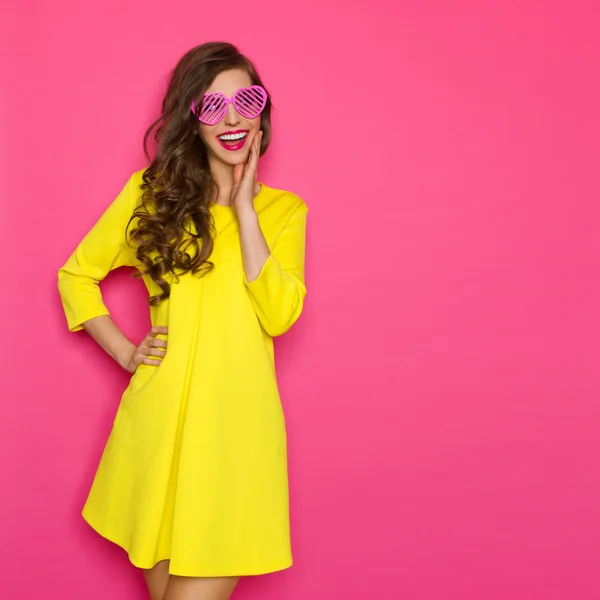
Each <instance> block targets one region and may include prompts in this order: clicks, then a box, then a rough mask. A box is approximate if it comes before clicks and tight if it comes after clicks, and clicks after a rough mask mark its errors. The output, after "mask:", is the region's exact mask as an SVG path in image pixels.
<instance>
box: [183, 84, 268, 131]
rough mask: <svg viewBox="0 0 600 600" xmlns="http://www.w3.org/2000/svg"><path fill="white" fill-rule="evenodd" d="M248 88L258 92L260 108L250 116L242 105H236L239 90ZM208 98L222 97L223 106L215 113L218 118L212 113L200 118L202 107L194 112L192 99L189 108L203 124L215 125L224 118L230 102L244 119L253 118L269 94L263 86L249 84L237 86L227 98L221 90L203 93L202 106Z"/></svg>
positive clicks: (258, 113)
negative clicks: (241, 86)
mask: <svg viewBox="0 0 600 600" xmlns="http://www.w3.org/2000/svg"><path fill="white" fill-rule="evenodd" d="M248 90H254V91H256V92H257V93H258V100H259V102H260V104H261V107H260V110H259V111H258V112H257V113H256V114H255V115H254V116H251V115H250V114H248V112H247V111H245V110H244V107H243V105H242V106H241V107H240V106H238V102H239V99H240V98H239V96H238V94H239V93H240V92H244V91H248ZM210 98H222V99H223V100H224V104H223V108H222V109H221V111H219V112H217V113H216V114H217V115H220V116H219V118H218V119H216V120H215V117H214V115H213V117H212V118H211V119H210V120H205V119H202V118H201V116H200V115H201V114H202V108H201V109H200V113H196V106H195V103H194V101H193V100H192V106H191V110H192V112H193V113H194V115H195V116H196V118H197V119H198V120H199V121H200V122H202V123H204V124H205V125H211V126H212V125H217V124H218V123H220V122H221V121H222V120H223V119H224V118H225V115H226V114H227V109H228V108H229V105H230V104H233V106H234V108H235V110H237V112H238V113H239V114H240V115H241V116H242V117H244V118H246V119H255V118H256V117H258V116H259V115H260V114H261V113H262V111H263V110H264V109H265V106H266V105H267V100H268V99H269V96H268V94H267V91H266V90H265V88H263V87H262V86H261V85H251V86H250V87H243V88H239V89H238V90H236V91H235V93H234V94H233V96H232V97H231V98H228V97H227V96H226V95H225V94H222V93H221V92H212V93H210V94H204V97H203V99H202V106H204V104H205V102H206V101H207V99H210ZM240 108H241V110H240Z"/></svg>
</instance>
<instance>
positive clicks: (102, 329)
mask: <svg viewBox="0 0 600 600" xmlns="http://www.w3.org/2000/svg"><path fill="white" fill-rule="evenodd" d="M83 327H84V329H85V330H86V331H87V332H88V333H89V334H90V335H91V336H92V337H93V338H94V340H96V342H98V344H100V346H102V348H103V349H104V350H105V351H106V352H107V354H109V355H110V356H112V357H113V358H114V359H115V360H116V361H117V362H118V363H119V364H120V365H121V366H122V367H123V368H126V365H127V363H128V361H129V357H130V356H131V353H132V352H134V351H135V349H136V347H137V346H136V345H135V344H134V343H133V342H131V341H130V340H129V339H128V338H127V336H126V335H125V334H124V333H123V332H122V331H121V330H120V329H119V328H118V327H117V325H116V324H115V322H114V321H113V320H112V318H111V317H110V316H109V315H101V316H99V317H94V318H93V319H90V320H89V321H85V323H83Z"/></svg>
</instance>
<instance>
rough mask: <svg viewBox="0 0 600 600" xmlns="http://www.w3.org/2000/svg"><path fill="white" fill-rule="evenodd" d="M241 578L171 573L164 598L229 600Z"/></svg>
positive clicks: (168, 599) (173, 599)
mask: <svg viewBox="0 0 600 600" xmlns="http://www.w3.org/2000/svg"><path fill="white" fill-rule="evenodd" d="M239 579H240V578H239V577H182V576H180V575H171V576H170V577H169V585H168V586H167V594H166V596H165V598H164V600H229V597H230V596H231V593H232V592H233V590H234V588H235V586H236V585H237V582H238V581H239Z"/></svg>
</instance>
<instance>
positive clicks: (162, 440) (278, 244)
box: [58, 170, 308, 577]
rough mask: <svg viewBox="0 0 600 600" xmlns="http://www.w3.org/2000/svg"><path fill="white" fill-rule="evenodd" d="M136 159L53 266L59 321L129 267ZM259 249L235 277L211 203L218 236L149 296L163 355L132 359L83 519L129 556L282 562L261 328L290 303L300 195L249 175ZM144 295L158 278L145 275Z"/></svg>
mask: <svg viewBox="0 0 600 600" xmlns="http://www.w3.org/2000/svg"><path fill="white" fill-rule="evenodd" d="M142 173H143V170H141V171H137V172H136V173H134V174H133V175H132V176H131V178H130V179H129V181H128V182H127V184H126V185H125V187H124V188H123V189H122V191H121V192H120V193H119V195H118V196H117V198H116V199H115V200H114V201H113V202H112V204H111V205H110V206H109V207H108V208H107V210H106V211H105V212H104V214H103V215H102V216H101V217H100V219H99V220H98V222H97V223H96V224H95V225H94V227H93V228H92V229H91V230H90V231H89V233H88V234H87V235H86V236H85V237H84V239H83V240H82V241H81V243H80V244H79V245H78V246H77V248H76V249H75V250H74V252H73V254H72V255H71V256H70V258H69V259H68V260H67V262H66V263H65V265H64V266H62V267H61V268H60V269H59V272H58V289H59V293H60V296H61V300H62V303H63V307H64V311H65V315H66V319H67V324H68V328H69V330H70V331H78V330H80V329H82V328H83V327H82V323H83V322H85V321H87V320H88V319H91V318H93V317H97V316H100V315H107V314H109V311H108V310H107V308H106V306H105V304H104V302H103V300H102V296H101V292H100V288H99V285H98V284H99V282H100V281H101V280H102V279H103V278H104V277H105V276H106V275H107V274H108V272H109V271H111V270H113V269H116V268H117V267H120V266H126V265H128V266H133V267H137V268H138V269H140V268H141V266H140V265H139V263H138V262H137V259H136V257H135V251H134V249H132V248H131V247H130V246H129V245H128V244H127V241H126V236H125V229H126V225H127V222H128V220H129V218H130V216H131V214H132V212H133V210H134V207H135V205H136V203H137V201H138V200H139V198H140V197H141V193H142V191H141V189H140V185H141V183H142ZM254 206H255V209H256V211H257V213H258V218H259V223H260V227H261V230H262V232H263V234H264V236H265V239H266V241H267V244H268V246H269V249H270V255H269V257H268V259H267V260H266V262H265V263H264V265H263V267H262V269H261V271H260V274H259V275H258V277H257V278H256V279H254V280H253V281H248V280H247V278H246V276H245V273H244V269H243V263H242V252H241V246H240V237H239V228H238V223H237V218H236V216H235V213H234V210H233V209H232V208H230V207H225V206H221V205H214V206H213V207H212V208H211V212H212V214H213V216H214V222H215V226H216V231H217V234H216V236H215V245H214V251H213V253H212V255H211V257H210V260H211V261H212V262H213V263H214V264H215V267H214V269H213V270H212V271H210V272H209V273H207V274H204V275H202V276H200V275H192V274H190V273H186V274H184V275H178V278H179V280H178V281H176V280H175V279H173V278H172V277H171V279H170V283H171V296H170V298H169V299H168V300H166V301H164V302H163V303H161V304H160V305H159V306H150V307H149V310H150V318H151V322H152V325H167V326H168V328H169V329H168V334H167V335H166V336H162V335H161V336H159V337H162V338H163V339H167V340H168V349H167V352H166V354H165V358H164V359H163V360H162V362H161V364H160V365H159V366H152V365H141V366H139V367H138V368H137V370H136V371H135V373H134V374H133V376H132V378H131V381H130V383H129V385H128V387H127V388H126V390H125V392H124V393H123V396H122V398H121V402H120V404H119V408H118V410H117V413H116V416H115V420H114V423H113V427H112V431H111V433H110V437H109V439H108V441H107V444H106V447H105V449H104V452H103V455H102V458H101V461H100V464H99V466H98V470H97V473H96V476H95V478H94V481H93V484H92V487H91V490H90V492H89V495H88V498H87V501H86V503H85V505H84V507H83V512H82V514H83V517H84V519H85V520H86V521H87V522H88V523H89V524H90V525H91V526H92V527H93V528H94V529H95V530H96V531H97V532H98V533H99V534H100V535H102V536H103V537H105V538H107V539H108V540H111V541H112V542H114V543H116V544H118V545H119V546H121V547H122V548H124V549H125V550H126V551H127V553H128V555H129V559H130V561H131V562H132V563H133V564H134V565H135V566H137V567H141V568H150V567H152V566H153V565H155V564H156V563H157V562H158V561H160V560H163V559H170V568H169V571H170V573H172V574H174V575H187V576H198V577H213V576H225V575H257V574H261V573H269V572H273V571H279V570H282V569H286V568H288V567H290V566H291V565H292V553H291V544H290V527H289V502H288V500H289V498H288V473H287V448H286V445H287V437H286V428H285V418H284V414H283V410H282V405H281V400H280V396H279V391H278V386H277V379H276V374H275V362H274V353H273V337H274V336H277V335H281V334H283V333H284V332H286V331H287V330H288V329H289V328H290V327H291V326H292V325H293V323H294V322H295V321H296V320H297V319H298V317H299V316H300V313H301V311H302V306H303V302H304V298H305V295H306V287H305V283H304V255H305V231H306V215H307V212H308V208H307V206H306V204H305V203H304V202H303V201H302V200H301V199H300V198H299V197H298V196H296V195H294V194H292V193H290V192H286V191H282V190H277V189H274V188H270V187H268V186H265V185H264V184H263V185H262V188H261V190H260V192H259V193H258V194H257V196H256V197H255V198H254ZM144 282H145V284H146V287H147V289H148V293H149V295H150V294H157V293H160V288H159V287H158V286H157V285H156V284H155V283H154V282H153V281H152V279H150V277H149V276H147V275H145V276H144Z"/></svg>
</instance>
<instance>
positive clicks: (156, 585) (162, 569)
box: [142, 560, 170, 600]
mask: <svg viewBox="0 0 600 600" xmlns="http://www.w3.org/2000/svg"><path fill="white" fill-rule="evenodd" d="M142 570H143V571H144V577H145V578H146V585H147V586H148V591H149V592H150V600H164V598H165V593H166V591H167V585H168V583H169V577H170V575H169V561H168V560H161V561H160V562H157V563H156V564H155V565H154V566H153V567H152V568H151V569H142Z"/></svg>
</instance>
